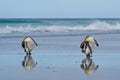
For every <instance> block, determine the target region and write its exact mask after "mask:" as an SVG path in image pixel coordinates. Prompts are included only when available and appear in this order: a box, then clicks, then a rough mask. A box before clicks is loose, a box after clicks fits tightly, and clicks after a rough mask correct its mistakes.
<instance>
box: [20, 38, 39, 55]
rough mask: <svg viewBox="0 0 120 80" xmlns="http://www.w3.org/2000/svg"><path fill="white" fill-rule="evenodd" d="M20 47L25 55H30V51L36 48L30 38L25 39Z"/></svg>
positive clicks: (35, 44)
mask: <svg viewBox="0 0 120 80" xmlns="http://www.w3.org/2000/svg"><path fill="white" fill-rule="evenodd" d="M21 45H22V47H23V48H24V51H25V52H26V54H27V55H31V51H32V50H33V48H34V47H35V46H37V43H36V42H35V41H34V40H33V39H32V38H31V37H25V38H24V39H23V41H22V44H21Z"/></svg>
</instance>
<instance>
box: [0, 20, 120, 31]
mask: <svg viewBox="0 0 120 80" xmlns="http://www.w3.org/2000/svg"><path fill="white" fill-rule="evenodd" d="M76 30H120V24H119V23H118V24H108V23H105V22H100V21H97V22H94V23H92V24H89V25H87V26H83V25H77V26H59V25H51V26H31V25H28V26H20V25H19V26H16V27H15V26H5V27H0V33H13V32H59V31H76Z"/></svg>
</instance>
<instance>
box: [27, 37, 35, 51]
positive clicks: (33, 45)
mask: <svg viewBox="0 0 120 80" xmlns="http://www.w3.org/2000/svg"><path fill="white" fill-rule="evenodd" d="M27 46H28V48H29V50H30V51H32V50H33V48H34V47H35V46H36V45H35V43H34V41H33V40H32V39H30V38H29V41H28V42H27Z"/></svg>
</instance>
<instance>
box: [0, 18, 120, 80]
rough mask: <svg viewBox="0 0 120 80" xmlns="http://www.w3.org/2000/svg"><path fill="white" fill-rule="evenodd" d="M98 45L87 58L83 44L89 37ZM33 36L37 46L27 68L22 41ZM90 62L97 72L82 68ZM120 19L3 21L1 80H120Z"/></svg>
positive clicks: (0, 49)
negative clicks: (29, 67)
mask: <svg viewBox="0 0 120 80" xmlns="http://www.w3.org/2000/svg"><path fill="white" fill-rule="evenodd" d="M88 35H90V36H93V37H94V38H95V39H96V40H97V41H98V43H99V47H96V48H95V51H94V52H93V54H92V57H90V58H86V56H85V54H83V53H82V52H81V49H80V44H81V42H82V41H83V40H84V38H85V37H86V36H88ZM26 36H31V37H32V38H33V39H34V40H35V41H36V43H37V44H38V46H37V47H35V48H34V50H33V51H32V55H31V57H32V58H31V57H29V58H30V59H31V60H32V61H33V62H34V63H36V65H35V66H34V67H33V68H31V69H29V70H28V69H27V70H26V69H25V68H24V67H23V65H22V63H23V61H24V60H25V57H27V56H26V54H25V52H24V50H23V48H22V47H21V42H22V40H23V39H24V37H26ZM86 60H90V61H92V63H94V66H98V67H97V68H96V70H94V71H91V72H90V73H89V74H88V73H86V71H85V69H83V68H81V65H82V64H83V63H84V62H85V61H86ZM119 61H120V19H119V18H90V19H89V18H88V19H87V18H86V19H84V18H83V19H79V18H78V19H30V18H29V19H0V64H1V66H0V70H1V71H0V80H8V79H10V80H28V79H29V80H40V79H41V80H117V79H120V76H119V72H120V63H119Z"/></svg>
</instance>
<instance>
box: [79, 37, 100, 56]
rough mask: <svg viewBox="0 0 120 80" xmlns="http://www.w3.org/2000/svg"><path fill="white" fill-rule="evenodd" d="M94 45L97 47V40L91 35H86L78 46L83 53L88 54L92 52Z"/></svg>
mask: <svg viewBox="0 0 120 80" xmlns="http://www.w3.org/2000/svg"><path fill="white" fill-rule="evenodd" d="M95 45H96V46H97V47H98V46H99V44H98V42H97V40H96V39H94V38H93V37H92V36H87V37H86V38H85V39H84V41H83V42H82V43H81V45H80V48H81V49H82V52H83V53H85V54H86V55H87V56H90V54H92V53H93V51H94V49H95Z"/></svg>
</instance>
